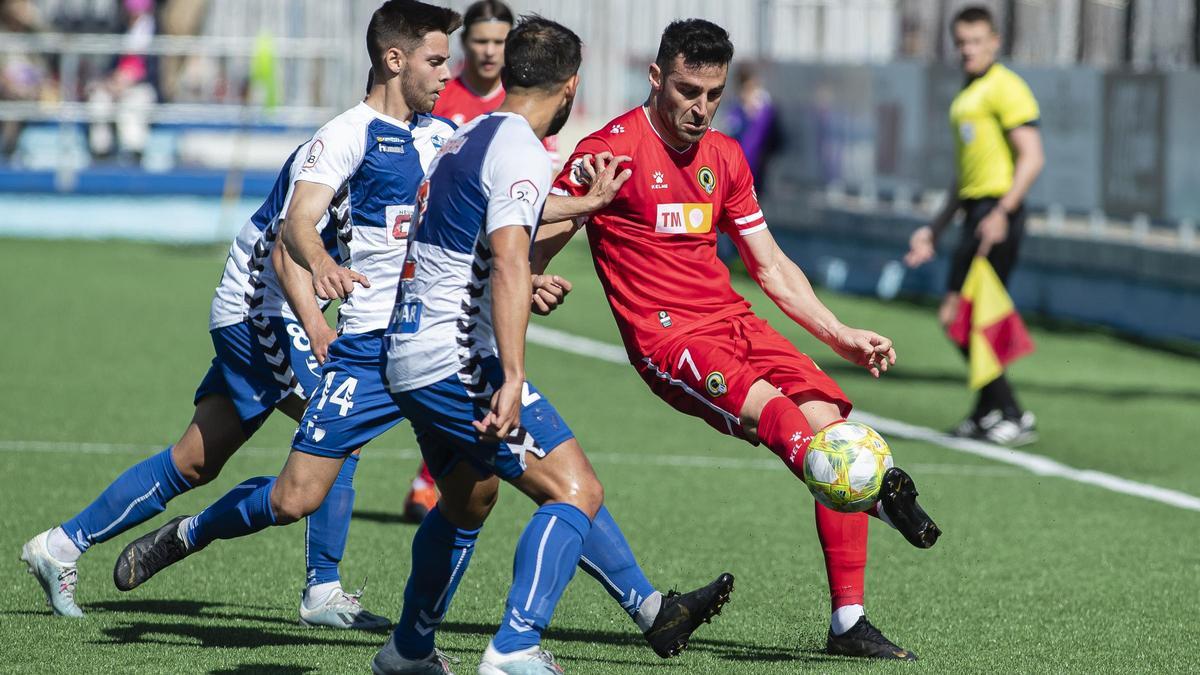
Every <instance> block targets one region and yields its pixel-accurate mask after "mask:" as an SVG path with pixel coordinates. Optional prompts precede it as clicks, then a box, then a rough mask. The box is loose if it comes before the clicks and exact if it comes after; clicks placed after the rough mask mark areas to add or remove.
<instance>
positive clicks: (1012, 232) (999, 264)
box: [946, 197, 1025, 293]
mask: <svg viewBox="0 0 1200 675" xmlns="http://www.w3.org/2000/svg"><path fill="white" fill-rule="evenodd" d="M999 201H1000V200H998V199H995V198H992V197H988V198H985V199H964V200H963V201H962V209H963V212H964V214H965V218H964V219H963V226H962V232H961V233H960V234H959V237H958V247H957V248H955V249H954V257H952V258H951V259H950V278H949V279H948V280H947V282H946V289H947V290H948V291H950V292H954V293H957V292H958V291H960V290H962V285H963V281H965V280H966V278H967V270H969V269H970V268H971V260H973V259H974V258H975V253H976V252H977V251H978V250H979V221H981V220H983V218H984V216H986V215H987V214H989V213H991V212H992V209H994V208H996V204H997V203H998V202H999ZM1024 235H1025V206H1024V205H1022V206H1021V207H1019V208H1018V209H1017V210H1016V211H1013V212H1012V213H1010V214H1009V215H1008V237H1007V238H1006V239H1005V240H1004V241H1002V242H1000V243H999V244H996V245H994V246H992V251H991V252H990V253H988V257H987V258H988V262H990V263H992V267H993V268H994V269H995V270H996V275H997V276H999V277H1000V281H1001V282H1003V283H1004V285H1005V286H1007V285H1008V274H1009V272H1012V268H1013V266H1014V265H1016V264H1017V251H1018V250H1020V248H1021V239H1022V237H1024Z"/></svg>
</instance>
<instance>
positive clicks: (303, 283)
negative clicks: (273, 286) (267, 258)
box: [271, 239, 337, 364]
mask: <svg viewBox="0 0 1200 675" xmlns="http://www.w3.org/2000/svg"><path fill="white" fill-rule="evenodd" d="M271 266H272V267H274V268H275V276H277V277H279V285H280V286H281V287H282V288H283V295H284V297H285V298H287V302H288V305H289V306H290V307H291V308H292V313H293V314H295V315H296V318H297V319H299V320H300V325H301V326H302V327H303V328H304V332H305V333H307V334H308V342H309V346H310V347H311V348H312V353H313V356H315V357H316V358H317V363H321V364H323V363H325V358H326V356H328V354H329V345H330V343H332V342H333V341H334V340H335V339H337V333H336V332H334V330H333V329H332V328H330V327H329V322H328V321H326V320H325V315H324V314H322V313H321V308H320V306H318V305H317V299H316V297H315V296H313V293H312V275H311V274H309V273H308V270H306V269H304V268H303V267H300V266H299V265H297V264H296V261H295V260H292V257H291V256H290V255H288V253H287V245H286V244H285V243H284V242H283V240H282V239H280V240H279V241H277V242H276V243H275V248H274V249H273V250H272V251H271Z"/></svg>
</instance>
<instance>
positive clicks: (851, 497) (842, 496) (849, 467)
mask: <svg viewBox="0 0 1200 675" xmlns="http://www.w3.org/2000/svg"><path fill="white" fill-rule="evenodd" d="M890 468H892V450H891V448H889V447H888V444H887V443H886V442H884V440H883V438H881V437H880V436H879V434H878V433H876V432H875V430H874V429H872V428H871V427H869V426H867V425H865V424H859V423H858V422H843V423H841V424H834V425H833V426H829V427H825V428H824V429H822V430H820V431H818V432H817V434H816V435H815V436H813V439H812V442H811V443H809V445H808V452H807V453H806V454H805V455H804V482H805V483H806V484H807V485H808V489H809V491H810V492H812V494H813V497H815V498H816V500H817V501H818V502H821V503H822V504H824V505H825V506H827V507H829V508H831V509H833V510H834V511H841V512H843V513H855V512H858V511H866V510H867V509H869V508H871V507H872V506H874V505H875V502H876V501H878V500H879V484H880V482H881V481H882V480H883V473H884V472H885V471H887V470H888V469H890Z"/></svg>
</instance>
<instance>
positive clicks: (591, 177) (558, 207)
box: [533, 152, 633, 274]
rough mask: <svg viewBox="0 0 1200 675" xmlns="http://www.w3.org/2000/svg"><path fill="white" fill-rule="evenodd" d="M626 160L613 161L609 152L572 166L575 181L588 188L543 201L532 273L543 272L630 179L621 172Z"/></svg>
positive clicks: (618, 157)
mask: <svg viewBox="0 0 1200 675" xmlns="http://www.w3.org/2000/svg"><path fill="white" fill-rule="evenodd" d="M629 160H630V157H629V156H628V155H620V156H617V157H613V154H612V153H611V152H601V153H597V154H596V155H594V156H593V155H583V156H582V157H580V158H579V161H577V162H576V163H575V164H574V165H573V168H572V171H573V172H574V179H575V181H576V182H577V183H579V184H580V185H586V186H588V191H587V193H586V194H583V195H580V196H578V197H572V196H570V195H562V194H551V195H550V196H548V197H547V198H546V206H545V208H544V209H542V218H541V223H542V224H541V225H540V226H538V231H537V243H536V244H535V245H534V250H533V271H534V272H535V273H537V274H541V273H542V272H545V271H546V267H547V266H548V265H549V264H550V260H551V259H553V258H554V256H556V255H558V252H559V251H561V250H562V248H563V246H566V245H567V242H568V241H570V240H571V237H572V236H574V235H575V233H576V232H577V231H579V228H580V227H582V226H583V222H584V219H585V218H587V216H590V215H591V214H593V213H595V212H596V211H599V210H600V209H602V208H604V207H606V206H608V205H609V204H611V203H612V200H613V199H614V198H616V196H617V193H618V192H620V190H621V186H622V185H624V184H625V181H627V180H629V177H630V176H631V175H633V171H631V170H630V169H622V168H621V165H622V164H623V163H625V162H628V161H629Z"/></svg>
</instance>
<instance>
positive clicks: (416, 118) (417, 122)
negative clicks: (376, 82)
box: [358, 101, 421, 131]
mask: <svg viewBox="0 0 1200 675" xmlns="http://www.w3.org/2000/svg"><path fill="white" fill-rule="evenodd" d="M358 107H360V108H362V109H363V112H364V113H365V114H368V115H371V116H373V117H378V118H379V119H381V120H383V121H384V122H387V123H388V124H390V125H392V126H394V127H400V128H401V129H407V130H409V131H412V130H413V129H416V128H417V127H419V126H421V113H419V112H414V113H413V117H412V122H405V121H404V120H398V119H396V118H395V117H392V116H391V115H388V114H386V113H382V112H380V111H378V110H376V109H374V108H372V107H371V106H369V105H367V102H366V101H361V102H360V103H359V104H358Z"/></svg>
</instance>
